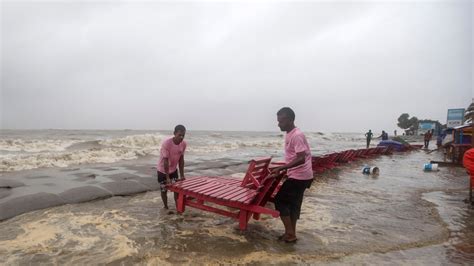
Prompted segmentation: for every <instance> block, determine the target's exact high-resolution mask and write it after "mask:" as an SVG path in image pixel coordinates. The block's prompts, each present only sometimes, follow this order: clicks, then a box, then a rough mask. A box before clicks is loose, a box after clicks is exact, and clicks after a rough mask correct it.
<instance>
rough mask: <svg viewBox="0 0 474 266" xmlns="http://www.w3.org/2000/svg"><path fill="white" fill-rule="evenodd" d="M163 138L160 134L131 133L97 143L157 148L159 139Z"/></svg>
mask: <svg viewBox="0 0 474 266" xmlns="http://www.w3.org/2000/svg"><path fill="white" fill-rule="evenodd" d="M165 138H166V137H165V136H163V135H160V134H143V135H131V136H126V137H123V138H116V139H106V140H101V141H99V144H101V145H104V146H112V147H120V148H130V149H140V148H146V149H148V148H159V147H160V144H161V141H162V140H163V139H165Z"/></svg>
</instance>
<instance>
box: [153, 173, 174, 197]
mask: <svg viewBox="0 0 474 266" xmlns="http://www.w3.org/2000/svg"><path fill="white" fill-rule="evenodd" d="M157 172H158V183H160V189H161V192H164V193H166V192H168V190H167V189H166V174H164V173H162V172H160V171H157ZM177 180H178V170H176V171H174V172H173V173H171V174H170V181H171V184H173V183H175V182H176V181H177Z"/></svg>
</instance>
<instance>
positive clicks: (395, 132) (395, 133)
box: [393, 129, 397, 137]
mask: <svg viewBox="0 0 474 266" xmlns="http://www.w3.org/2000/svg"><path fill="white" fill-rule="evenodd" d="M393 135H394V136H395V137H396V136H397V130H396V129H395V130H394V131H393Z"/></svg>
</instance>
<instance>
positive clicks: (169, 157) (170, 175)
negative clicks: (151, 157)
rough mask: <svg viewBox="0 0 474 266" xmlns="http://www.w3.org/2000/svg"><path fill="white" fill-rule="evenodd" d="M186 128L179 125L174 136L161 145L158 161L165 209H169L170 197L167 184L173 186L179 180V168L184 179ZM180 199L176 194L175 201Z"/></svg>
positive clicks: (159, 180) (159, 181) (159, 179)
mask: <svg viewBox="0 0 474 266" xmlns="http://www.w3.org/2000/svg"><path fill="white" fill-rule="evenodd" d="M185 134H186V128H185V127H184V126H183V125H177V126H176V127H175V128H174V136H173V137H171V138H168V139H165V140H164V141H163V143H161V149H160V160H159V161H158V166H157V170H158V183H160V187H161V199H162V200H163V204H164V207H165V209H168V196H167V195H166V193H167V192H168V190H167V189H166V185H167V184H171V183H174V182H176V181H177V180H179V178H178V167H179V174H180V176H181V179H184V152H185V150H186V142H185V141H184V135H185ZM177 199H178V194H177V193H174V200H175V202H176V200H177Z"/></svg>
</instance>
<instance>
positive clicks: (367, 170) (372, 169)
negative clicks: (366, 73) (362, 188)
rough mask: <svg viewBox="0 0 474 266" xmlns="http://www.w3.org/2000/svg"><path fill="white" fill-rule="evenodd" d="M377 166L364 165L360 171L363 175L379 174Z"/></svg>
mask: <svg viewBox="0 0 474 266" xmlns="http://www.w3.org/2000/svg"><path fill="white" fill-rule="evenodd" d="M379 172H380V171H379V168H378V167H377V166H364V168H362V173H363V174H364V175H371V174H373V175H377V174H379Z"/></svg>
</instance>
